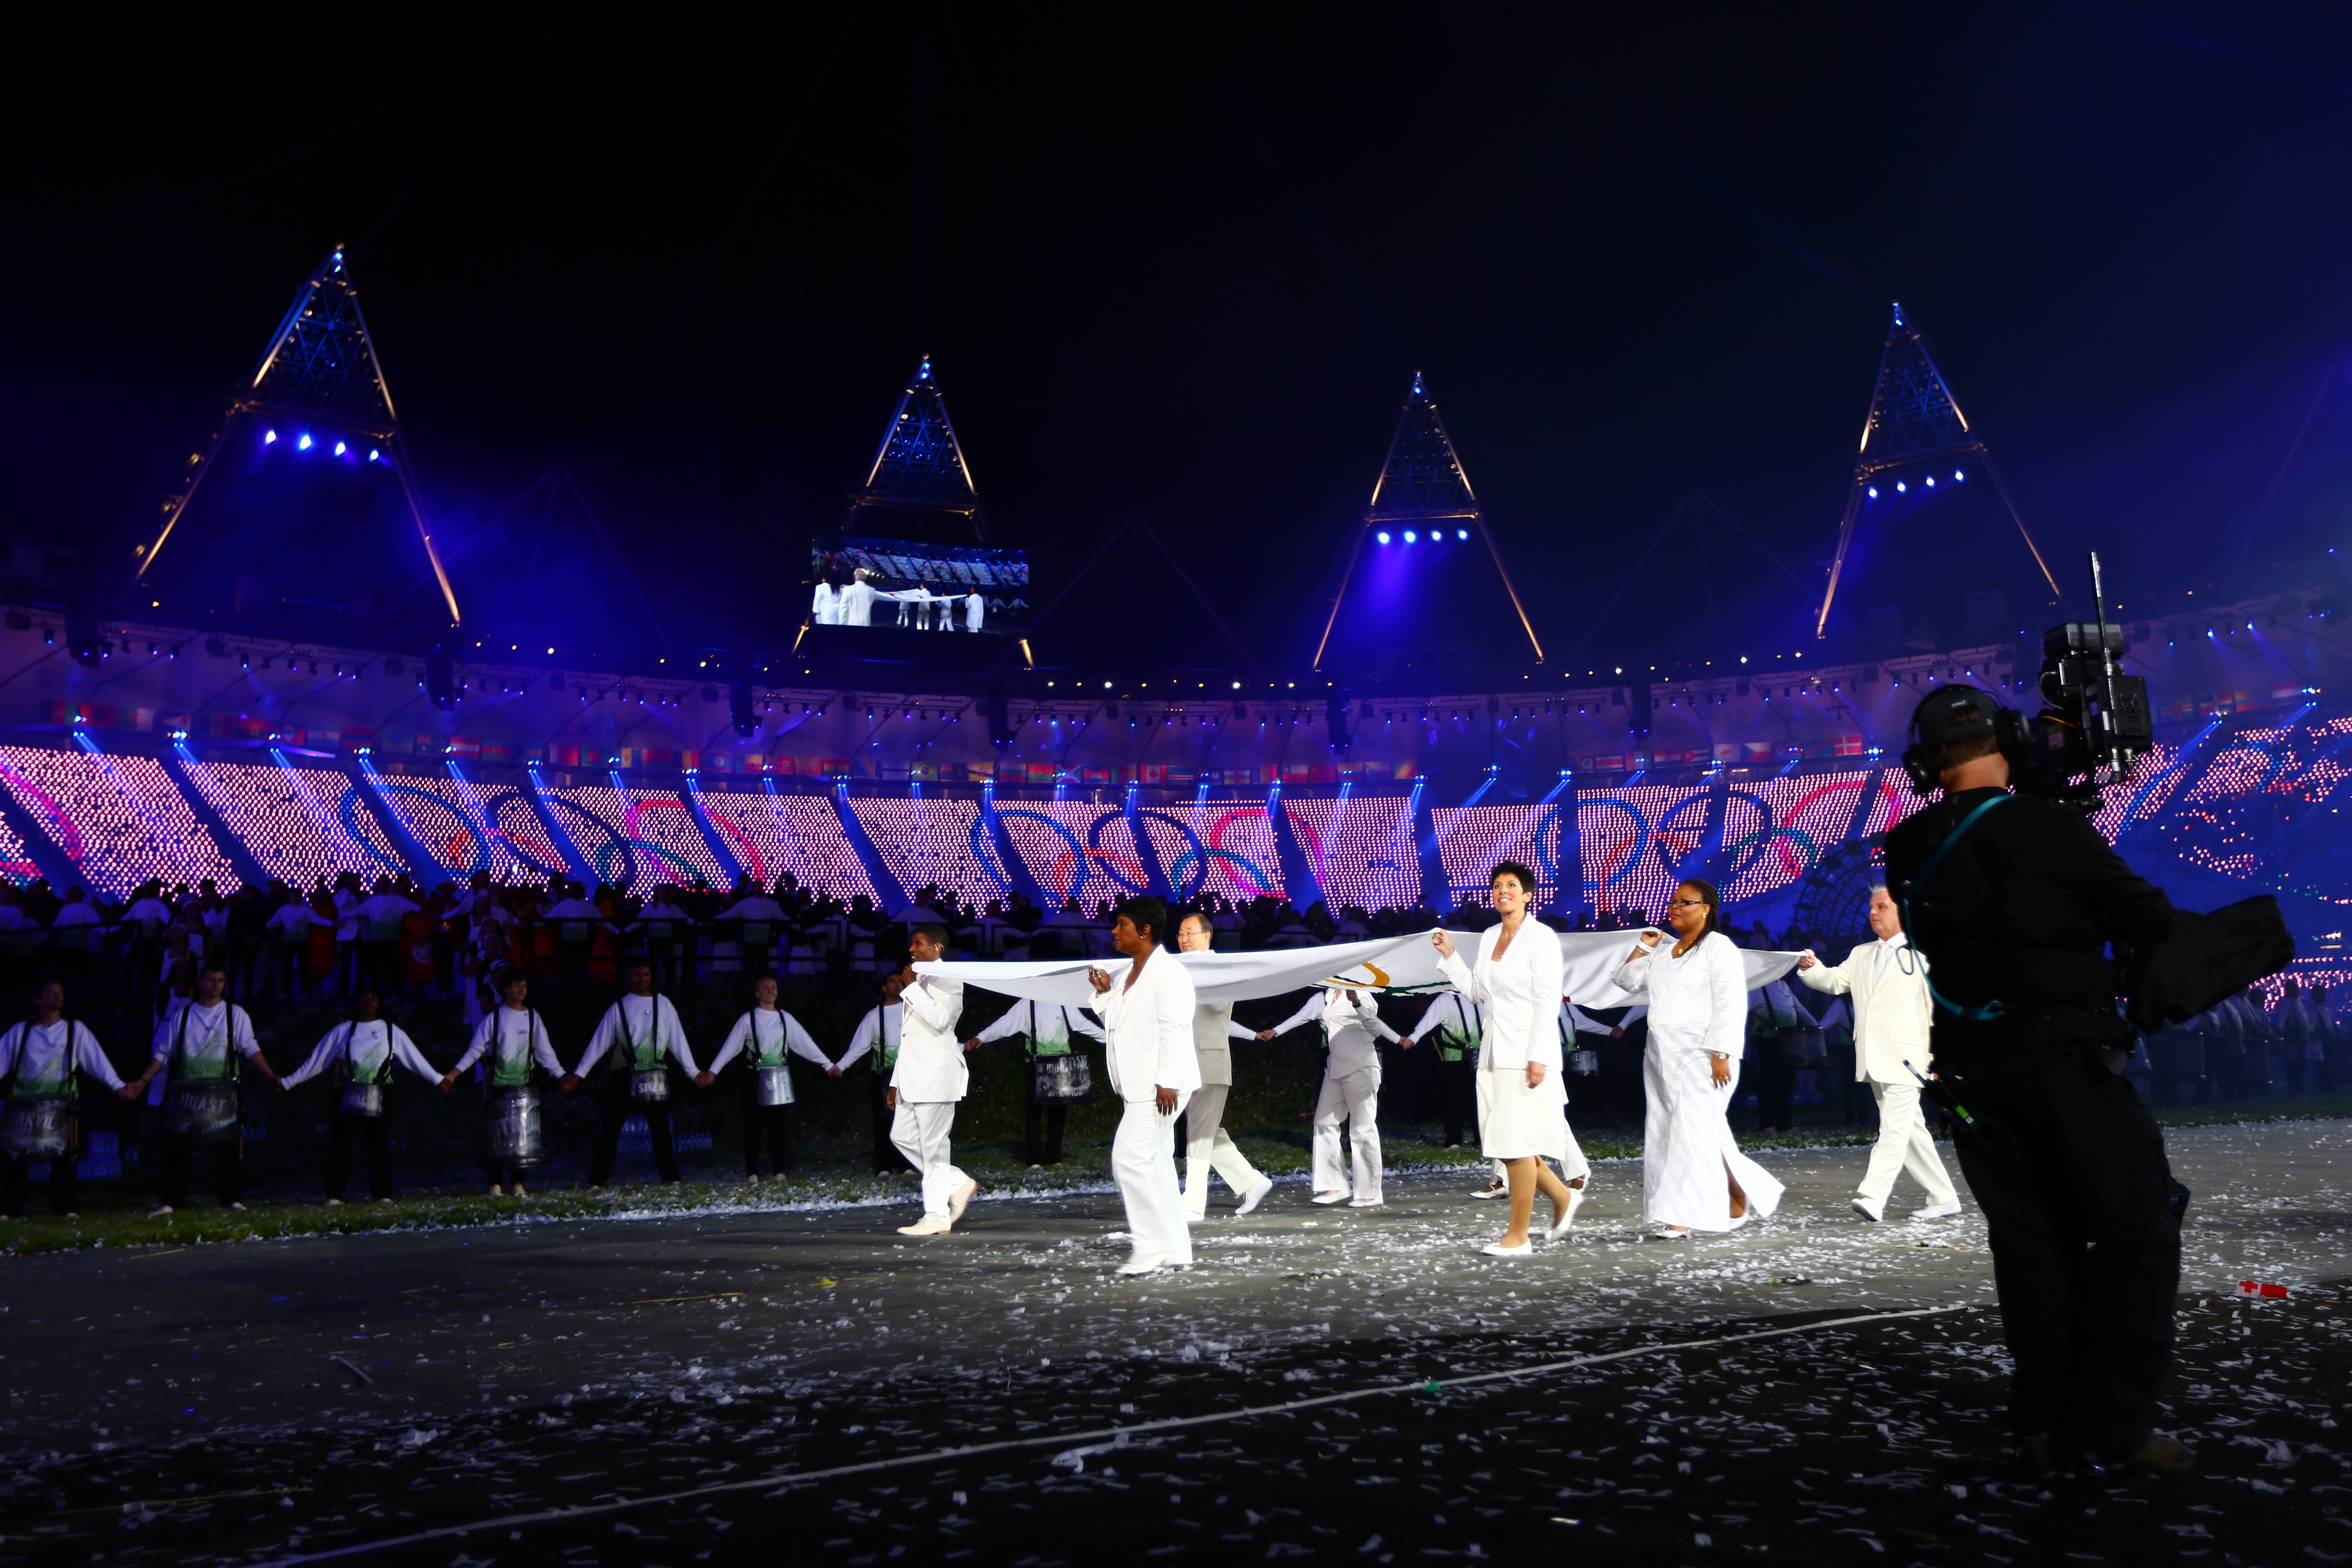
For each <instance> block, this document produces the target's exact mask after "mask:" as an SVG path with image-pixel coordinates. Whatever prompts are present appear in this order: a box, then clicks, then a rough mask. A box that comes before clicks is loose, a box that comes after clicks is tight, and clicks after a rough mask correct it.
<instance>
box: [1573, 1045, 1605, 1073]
mask: <svg viewBox="0 0 2352 1568" xmlns="http://www.w3.org/2000/svg"><path fill="white" fill-rule="evenodd" d="M1568 1070H1569V1071H1570V1073H1573V1074H1574V1075H1575V1076H1577V1077H1578V1078H1591V1077H1592V1076H1593V1075H1594V1074H1595V1073H1598V1072H1599V1071H1600V1070H1601V1053H1600V1052H1599V1051H1570V1052H1569V1053H1568Z"/></svg>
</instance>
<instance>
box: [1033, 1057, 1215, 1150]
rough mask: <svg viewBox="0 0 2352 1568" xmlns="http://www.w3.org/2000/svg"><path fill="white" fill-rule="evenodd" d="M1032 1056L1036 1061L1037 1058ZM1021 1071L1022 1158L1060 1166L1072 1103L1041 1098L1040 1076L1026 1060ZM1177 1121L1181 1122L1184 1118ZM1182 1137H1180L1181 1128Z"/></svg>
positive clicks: (1178, 1145)
mask: <svg viewBox="0 0 2352 1568" xmlns="http://www.w3.org/2000/svg"><path fill="white" fill-rule="evenodd" d="M1030 1059H1031V1060H1032V1061H1034V1060H1035V1058H1030ZM1022 1071H1023V1073H1024V1074H1025V1075H1026V1078H1027V1082H1025V1083H1024V1084H1023V1086H1022V1089H1021V1094H1022V1098H1023V1100H1024V1101H1025V1102H1026V1105H1027V1110H1026V1111H1025V1112H1024V1115H1023V1118H1022V1125H1023V1129H1024V1137H1023V1140H1022V1145H1021V1153H1022V1159H1023V1160H1024V1163H1028V1164H1032V1165H1058V1164H1060V1163H1062V1129H1063V1128H1064V1127H1065V1126H1066V1125H1067V1124H1068V1122H1069V1120H1070V1102H1069V1101H1068V1100H1040V1099H1038V1098H1037V1075H1036V1074H1035V1073H1034V1072H1033V1071H1030V1069H1029V1066H1028V1064H1027V1063H1024V1064H1023V1065H1022ZM1176 1120H1177V1121H1179V1122H1180V1123H1181V1121H1183V1118H1181V1117H1178V1118H1177V1119H1176ZM1041 1131H1042V1133H1043V1136H1042V1137H1041V1136H1040V1132H1041ZM1179 1136H1180V1137H1181V1129H1180V1133H1179ZM1177 1148H1178V1149H1179V1150H1180V1151H1181V1149H1182V1148H1183V1144H1182V1143H1181V1142H1179V1143H1178V1144H1177Z"/></svg>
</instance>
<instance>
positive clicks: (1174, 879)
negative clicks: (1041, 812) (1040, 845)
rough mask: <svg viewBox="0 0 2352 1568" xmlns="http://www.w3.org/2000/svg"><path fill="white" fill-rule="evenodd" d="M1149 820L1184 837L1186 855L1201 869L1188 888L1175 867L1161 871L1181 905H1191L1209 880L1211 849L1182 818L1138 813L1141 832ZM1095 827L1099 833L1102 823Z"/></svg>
mask: <svg viewBox="0 0 2352 1568" xmlns="http://www.w3.org/2000/svg"><path fill="white" fill-rule="evenodd" d="M1105 820H1106V821H1107V820H1108V818H1105ZM1147 820H1149V821H1152V822H1164V823H1166V824H1167V825H1168V826H1171V827H1172V828H1174V829H1175V830H1176V831H1177V832H1179V833H1181V834H1182V835H1183V836H1184V842H1185V844H1186V846H1187V848H1186V850H1185V853H1186V854H1189V855H1190V856H1191V857H1192V860H1193V862H1194V863H1195V864H1197V865H1198V866H1199V867H1200V868H1201V875H1200V879H1199V880H1197V881H1195V882H1194V883H1193V884H1192V886H1191V887H1189V888H1188V887H1186V886H1185V885H1184V879H1182V878H1181V877H1179V876H1178V875H1177V874H1176V870H1175V868H1174V867H1173V866H1167V867H1163V868H1161V869H1163V870H1165V871H1166V872H1167V874H1168V886H1169V889H1171V891H1173V892H1174V893H1175V895H1176V899H1177V901H1178V902H1180V903H1189V902H1190V901H1191V900H1192V898H1193V897H1194V895H1196V894H1198V893H1199V892H1200V890H1201V889H1202V886H1204V885H1205V884H1206V883H1207V881H1208V879H1209V863H1208V860H1207V858H1206V856H1207V853H1208V846H1207V845H1205V844H1203V843H1202V842H1201V836H1200V835H1199V834H1197V833H1195V832H1193V831H1192V826H1191V825H1189V824H1188V823H1186V822H1185V821H1184V819H1183V818H1182V817H1180V816H1175V815H1173V814H1172V813H1170V812H1165V811H1155V810H1150V809H1145V810H1140V811H1138V812H1137V813H1136V814H1135V822H1136V826H1137V828H1138V829H1139V830H1140V829H1141V827H1142V825H1143V824H1144V823H1145V822H1146V821H1147ZM1095 826H1096V829H1097V831H1099V830H1100V828H1101V826H1102V825H1101V824H1100V823H1097V824H1096V825H1095ZM1087 837H1088V838H1090V839H1091V838H1092V837H1094V836H1093V834H1088V835H1087Z"/></svg>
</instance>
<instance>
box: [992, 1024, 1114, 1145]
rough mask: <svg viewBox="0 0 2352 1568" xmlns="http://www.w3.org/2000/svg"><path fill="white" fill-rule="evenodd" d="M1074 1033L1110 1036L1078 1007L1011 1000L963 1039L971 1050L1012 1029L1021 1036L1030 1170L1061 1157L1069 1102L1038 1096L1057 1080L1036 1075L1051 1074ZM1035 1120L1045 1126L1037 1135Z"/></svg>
mask: <svg viewBox="0 0 2352 1568" xmlns="http://www.w3.org/2000/svg"><path fill="white" fill-rule="evenodd" d="M1073 1034H1080V1035H1084V1036H1086V1037H1087V1038H1089V1039H1092V1040H1094V1041H1096V1042H1097V1043H1100V1042H1102V1041H1105V1040H1107V1039H1108V1036H1106V1035H1105V1034H1104V1033H1103V1028H1102V1026H1101V1025H1100V1024H1097V1023H1096V1022H1095V1021H1094V1020H1093V1019H1092V1018H1090V1017H1088V1016H1087V1012H1086V1009H1085V1008H1083V1007H1065V1006H1062V1005H1059V1004H1057V1003H1053V1002H1015V1003H1013V1005H1012V1006H1010V1007H1008V1008H1006V1009H1005V1011H1004V1016H1003V1017H1001V1018H999V1019H997V1020H996V1022H994V1023H993V1024H991V1025H990V1026H988V1027H986V1028H985V1029H982V1031H981V1032H980V1033H978V1034H977V1035H974V1036H972V1037H970V1038H969V1039H967V1040H965V1041H964V1043H963V1048H964V1049H965V1050H968V1051H971V1050H978V1049H979V1048H980V1047H982V1046H984V1045H988V1044H990V1043H991V1042H992V1041H996V1040H1003V1039H1009V1038H1011V1037H1013V1036H1016V1035H1017V1036H1019V1037H1021V1039H1022V1042H1023V1047H1024V1051H1025V1053H1026V1057H1027V1060H1026V1061H1025V1062H1024V1073H1023V1079H1024V1083H1023V1098H1024V1100H1026V1101H1027V1102H1028V1104H1027V1111H1026V1115H1025V1117H1024V1124H1025V1127H1026V1141H1025V1142H1024V1145H1023V1152H1024V1157H1025V1158H1026V1159H1027V1161H1028V1164H1029V1168H1030V1169H1031V1170H1033V1171H1034V1170H1039V1169H1042V1168H1043V1167H1045V1166H1047V1165H1058V1164H1060V1163H1062V1127H1063V1124H1064V1123H1066V1121H1068V1120H1069V1116H1070V1102H1069V1101H1068V1100H1041V1099H1039V1098H1038V1096H1039V1093H1040V1091H1041V1089H1054V1088H1055V1087H1056V1086H1055V1085H1054V1084H1050V1083H1049V1084H1045V1085H1041V1084H1040V1083H1039V1082H1038V1079H1040V1078H1041V1077H1050V1076H1051V1075H1052V1074H1053V1072H1054V1070H1055V1063H1056V1062H1058V1061H1059V1060H1060V1058H1065V1057H1067V1056H1069V1055H1070V1054H1071V1050H1070V1037H1071V1035H1073ZM1040 1062H1044V1063H1045V1064H1046V1071H1045V1073H1043V1074H1041V1073H1040V1072H1039V1071H1038V1068H1037V1064H1038V1063H1040ZM1092 1087H1093V1079H1092V1077H1091V1074H1090V1075H1089V1077H1088V1079H1087V1090H1088V1091H1089V1092H1090V1091H1091V1089H1092ZM1080 1098H1081V1099H1083V1098H1084V1095H1083V1094H1081V1095H1080ZM1040 1123H1043V1128H1044V1136H1043V1137H1042V1138H1041V1137H1040V1136H1039V1126H1040Z"/></svg>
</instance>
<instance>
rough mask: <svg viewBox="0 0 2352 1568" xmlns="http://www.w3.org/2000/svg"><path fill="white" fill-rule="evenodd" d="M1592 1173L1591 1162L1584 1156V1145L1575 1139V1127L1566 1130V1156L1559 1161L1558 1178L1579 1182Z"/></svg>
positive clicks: (1564, 1180)
mask: <svg viewBox="0 0 2352 1568" xmlns="http://www.w3.org/2000/svg"><path fill="white" fill-rule="evenodd" d="M1591 1174H1592V1162H1591V1161H1590V1160H1588V1159H1586V1158H1585V1157H1584V1145H1583V1144H1581V1143H1579V1142H1577V1141H1576V1129H1575V1128H1573V1127H1571V1128H1570V1129H1569V1130H1568V1158H1567V1159H1565V1160H1562V1161H1561V1162H1560V1163H1559V1179H1560V1180H1561V1181H1563V1182H1570V1183H1575V1182H1581V1181H1583V1180H1585V1179H1586V1178H1587V1177H1589V1176H1591Z"/></svg>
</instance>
